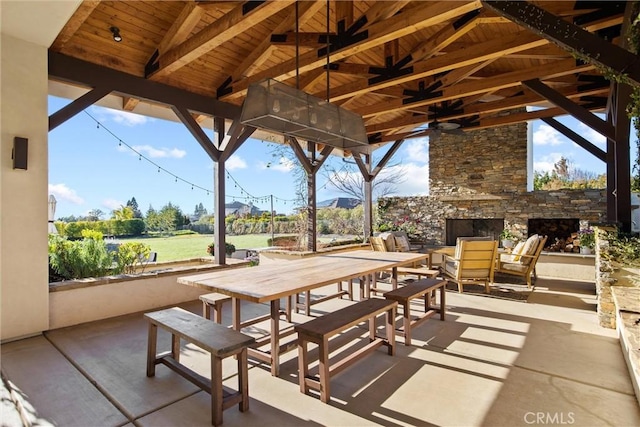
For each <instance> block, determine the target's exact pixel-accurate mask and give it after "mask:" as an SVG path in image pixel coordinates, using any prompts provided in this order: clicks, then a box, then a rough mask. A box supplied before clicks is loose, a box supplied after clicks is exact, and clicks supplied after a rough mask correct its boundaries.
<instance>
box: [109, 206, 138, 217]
mask: <svg viewBox="0 0 640 427" xmlns="http://www.w3.org/2000/svg"><path fill="white" fill-rule="evenodd" d="M111 218H113V219H120V220H122V219H133V209H132V208H131V207H129V206H122V205H120V209H114V210H113V211H112V212H111Z"/></svg>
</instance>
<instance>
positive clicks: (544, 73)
mask: <svg viewBox="0 0 640 427" xmlns="http://www.w3.org/2000/svg"><path fill="white" fill-rule="evenodd" d="M592 68H593V66H592V65H583V66H581V67H576V65H575V61H573V60H565V61H559V62H557V63H555V64H543V65H538V66H536V67H531V68H528V69H524V70H519V71H512V72H509V73H504V74H500V75H496V76H493V77H488V78H486V79H483V80H474V81H469V82H465V83H459V84H457V85H454V86H450V87H446V88H443V89H442V96H439V97H436V98H432V99H426V100H422V101H416V102H411V103H407V102H406V101H404V100H403V99H392V100H386V101H383V102H381V103H379V104H376V105H371V106H368V107H365V108H361V109H358V110H357V113H359V114H361V115H362V116H363V117H371V116H375V115H378V114H382V113H385V112H394V111H401V110H407V109H410V108H414V107H418V106H421V105H428V104H433V103H435V102H440V101H447V100H451V99H456V98H460V97H463V96H471V95H474V94H479V93H484V92H487V91H492V90H498V89H503V88H508V87H513V86H517V85H520V84H521V82H522V81H523V80H528V79H530V78H535V77H542V78H552V77H555V76H561V75H565V74H573V73H576V72H581V71H587V70H589V69H592Z"/></svg>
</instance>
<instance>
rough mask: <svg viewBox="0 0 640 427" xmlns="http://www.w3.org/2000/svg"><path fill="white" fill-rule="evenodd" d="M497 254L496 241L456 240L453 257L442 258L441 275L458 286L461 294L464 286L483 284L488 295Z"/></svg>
mask: <svg viewBox="0 0 640 427" xmlns="http://www.w3.org/2000/svg"><path fill="white" fill-rule="evenodd" d="M497 252H498V241H497V240H467V239H460V238H459V239H458V240H457V241H456V250H455V253H454V256H453V257H451V256H448V255H445V256H444V262H443V265H442V266H443V270H442V273H443V275H444V276H445V278H448V279H450V280H451V281H453V282H456V283H457V284H458V292H462V287H463V285H465V284H484V287H485V292H486V293H489V288H490V284H491V283H493V273H494V269H495V264H496V254H497Z"/></svg>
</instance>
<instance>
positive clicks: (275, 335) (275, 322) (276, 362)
mask: <svg viewBox="0 0 640 427" xmlns="http://www.w3.org/2000/svg"><path fill="white" fill-rule="evenodd" d="M289 301H291V299H290V298H289V297H287V303H289ZM288 305H290V304H288ZM289 313H291V311H289ZM289 315H290V314H289ZM288 320H289V321H291V320H290V319H288ZM279 373H280V300H279V299H274V300H273V301H271V375H273V376H274V377H277V376H278V374H279Z"/></svg>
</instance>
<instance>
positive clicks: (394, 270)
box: [391, 267, 398, 289]
mask: <svg viewBox="0 0 640 427" xmlns="http://www.w3.org/2000/svg"><path fill="white" fill-rule="evenodd" d="M391 287H392V289H398V267H393V268H392V269H391Z"/></svg>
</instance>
